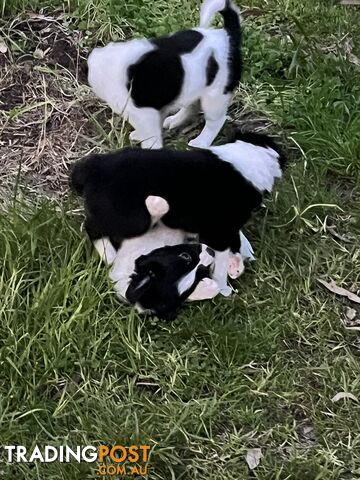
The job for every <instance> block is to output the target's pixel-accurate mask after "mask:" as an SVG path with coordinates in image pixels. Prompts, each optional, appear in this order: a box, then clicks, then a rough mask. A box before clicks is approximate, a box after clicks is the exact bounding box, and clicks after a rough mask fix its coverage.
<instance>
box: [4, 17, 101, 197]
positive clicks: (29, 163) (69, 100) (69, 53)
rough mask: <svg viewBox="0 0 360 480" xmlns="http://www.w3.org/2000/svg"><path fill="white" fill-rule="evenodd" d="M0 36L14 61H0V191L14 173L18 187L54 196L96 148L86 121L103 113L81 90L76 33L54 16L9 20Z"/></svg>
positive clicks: (81, 60) (85, 90) (94, 132)
mask: <svg viewBox="0 0 360 480" xmlns="http://www.w3.org/2000/svg"><path fill="white" fill-rule="evenodd" d="M2 31H3V35H4V34H5V35H4V36H5V39H6V43H8V44H12V50H13V51H14V46H15V50H16V51H17V52H16V53H17V55H16V56H15V55H13V54H11V53H10V52H9V51H10V49H8V51H7V52H6V54H5V55H4V54H3V55H2V56H1V65H2V68H1V70H0V85H1V88H0V106H1V113H0V132H1V143H0V174H1V178H2V185H1V188H2V189H5V190H7V187H11V186H13V184H14V181H15V179H16V177H17V175H18V173H19V170H21V175H20V178H21V185H23V186H26V187H27V188H28V189H30V190H33V191H35V192H36V193H38V194H45V195H49V196H53V195H62V194H63V193H64V191H66V188H67V174H68V165H69V163H70V162H71V161H73V160H74V159H76V158H79V157H80V156H82V155H84V154H86V153H88V152H89V151H91V149H93V148H96V146H97V136H98V135H99V132H98V131H97V130H96V123H94V122H93V119H92V118H91V117H92V115H95V116H98V115H101V114H102V112H103V110H104V107H102V106H101V105H100V104H99V103H98V102H97V100H96V99H95V98H94V97H93V96H92V94H91V92H90V89H89V88H88V87H87V86H86V85H85V84H84V83H83V82H84V80H85V78H86V77H85V71H84V66H85V62H86V61H85V57H86V49H85V48H84V46H83V43H84V38H83V34H82V33H81V32H78V31H70V29H69V27H68V26H67V25H66V23H65V22H64V18H63V16H62V15H60V14H59V15H51V16H50V15H49V16H45V15H40V14H39V15H31V16H23V17H17V18H15V19H14V20H12V21H11V22H8V23H5V22H3V24H2Z"/></svg>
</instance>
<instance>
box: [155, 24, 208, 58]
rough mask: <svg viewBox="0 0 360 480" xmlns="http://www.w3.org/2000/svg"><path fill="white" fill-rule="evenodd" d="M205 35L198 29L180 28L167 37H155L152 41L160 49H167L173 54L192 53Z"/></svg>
mask: <svg viewBox="0 0 360 480" xmlns="http://www.w3.org/2000/svg"><path fill="white" fill-rule="evenodd" d="M203 38H204V35H203V34H202V33H200V32H198V31H197V30H180V32H176V33H174V34H172V35H168V36H166V37H159V38H153V39H152V40H150V41H151V43H153V44H154V45H156V46H157V47H158V48H159V50H164V51H167V52H168V53H170V54H172V55H184V54H185V53H190V52H192V51H193V50H195V48H196V47H197V46H198V45H199V43H200V42H201V40H202V39H203Z"/></svg>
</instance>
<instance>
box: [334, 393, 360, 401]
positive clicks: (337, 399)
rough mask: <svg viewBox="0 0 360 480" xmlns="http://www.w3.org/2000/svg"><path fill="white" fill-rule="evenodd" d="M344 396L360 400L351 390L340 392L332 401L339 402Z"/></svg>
mask: <svg viewBox="0 0 360 480" xmlns="http://www.w3.org/2000/svg"><path fill="white" fill-rule="evenodd" d="M342 398H349V399H350V400H354V402H358V401H359V399H358V398H357V397H355V395H353V394H352V393H350V392H339V393H337V394H336V395H335V396H334V397H333V398H332V399H331V401H332V402H338V401H339V400H341V399H342Z"/></svg>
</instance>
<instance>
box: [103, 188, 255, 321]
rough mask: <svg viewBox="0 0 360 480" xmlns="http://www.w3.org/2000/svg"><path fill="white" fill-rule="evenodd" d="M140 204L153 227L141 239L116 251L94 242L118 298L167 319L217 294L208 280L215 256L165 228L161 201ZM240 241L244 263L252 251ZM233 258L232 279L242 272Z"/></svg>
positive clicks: (154, 199) (108, 244)
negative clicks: (108, 267) (188, 304)
mask: <svg viewBox="0 0 360 480" xmlns="http://www.w3.org/2000/svg"><path fill="white" fill-rule="evenodd" d="M145 204H146V207H147V209H148V211H149V213H150V215H151V220H152V224H153V226H152V228H150V230H148V231H147V232H146V233H145V234H144V235H141V236H139V237H134V238H130V239H127V240H123V241H122V243H121V245H120V246H119V247H118V248H117V249H116V248H115V247H114V246H113V245H112V243H111V241H110V240H109V239H108V238H102V239H100V240H96V241H95V242H94V246H95V248H96V250H97V251H98V253H99V254H100V256H101V258H102V259H103V260H104V261H105V262H106V263H107V264H108V265H111V270H110V278H111V280H112V281H113V282H114V286H115V290H116V293H117V296H118V297H119V298H120V299H122V300H123V301H125V302H128V303H131V304H133V305H135V306H136V307H137V309H138V310H139V311H144V310H146V311H150V312H152V313H155V314H156V315H157V316H158V317H159V318H163V319H166V320H171V319H173V318H175V316H176V313H177V311H178V310H179V308H180V306H181V305H182V304H183V303H184V302H185V301H187V300H189V301H193V300H205V299H210V298H214V297H215V296H216V295H217V294H218V293H219V291H220V289H219V286H218V285H217V283H216V282H215V281H214V280H212V279H211V278H210V277H211V273H212V270H213V264H214V252H213V251H212V250H210V249H209V248H207V247H206V245H201V244H199V243H194V239H190V238H189V237H188V235H186V234H185V232H183V231H181V230H175V229H171V228H168V227H165V226H164V225H163V224H162V223H161V222H160V221H159V220H160V219H161V217H162V216H163V215H165V213H167V212H168V211H169V205H168V203H167V202H166V201H165V200H164V199H162V198H160V197H154V196H150V197H148V198H147V199H146V201H145ZM241 235H242V234H241ZM242 238H243V241H242V250H241V252H240V253H241V254H242V255H243V257H244V259H245V260H246V259H251V257H252V249H251V246H250V244H249V243H248V242H247V240H246V238H245V237H244V236H242ZM189 242H191V243H189ZM236 257H239V258H240V259H241V262H240V264H239V263H237V258H236V259H230V264H229V274H230V275H231V277H232V278H235V277H238V276H240V275H241V273H242V271H243V264H242V258H243V257H242V256H241V255H240V254H239V253H238V254H237V256H236ZM236 268H237V270H236Z"/></svg>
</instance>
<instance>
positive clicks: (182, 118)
mask: <svg viewBox="0 0 360 480" xmlns="http://www.w3.org/2000/svg"><path fill="white" fill-rule="evenodd" d="M192 111H193V108H192V105H190V106H188V107H182V108H180V110H179V111H178V112H177V113H175V114H174V115H170V116H169V117H166V118H165V120H164V123H163V127H164V128H168V129H169V130H172V129H173V128H177V127H180V125H182V124H183V123H185V122H186V120H187V119H188V118H189V117H190V116H191V114H192Z"/></svg>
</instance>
